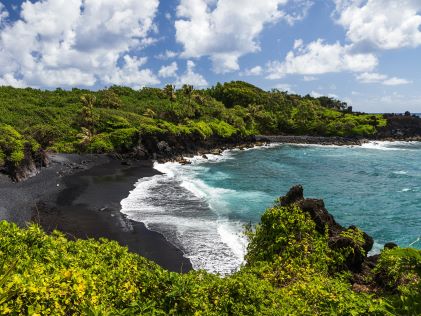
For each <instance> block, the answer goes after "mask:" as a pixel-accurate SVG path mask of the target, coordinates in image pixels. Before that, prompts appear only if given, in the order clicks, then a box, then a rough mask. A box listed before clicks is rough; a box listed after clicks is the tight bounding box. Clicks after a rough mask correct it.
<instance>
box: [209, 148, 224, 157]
mask: <svg viewBox="0 0 421 316" xmlns="http://www.w3.org/2000/svg"><path fill="white" fill-rule="evenodd" d="M222 152H223V150H222V149H221V148H215V149H212V150H211V151H210V153H211V154H212V155H221V154H222Z"/></svg>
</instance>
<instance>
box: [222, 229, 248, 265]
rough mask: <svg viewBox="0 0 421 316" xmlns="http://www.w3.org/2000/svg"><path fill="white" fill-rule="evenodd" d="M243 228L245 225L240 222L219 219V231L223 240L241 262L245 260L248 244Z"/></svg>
mask: <svg viewBox="0 0 421 316" xmlns="http://www.w3.org/2000/svg"><path fill="white" fill-rule="evenodd" d="M243 230H244V225H243V223H240V222H235V223H233V222H223V221H219V223H218V233H219V235H220V236H221V239H222V241H223V242H224V243H225V244H227V245H228V246H229V247H230V248H231V249H232V251H233V252H234V254H235V255H236V257H237V259H238V262H240V263H243V261H244V256H245V255H246V249H247V244H248V243H247V239H246V237H245V236H244V235H243Z"/></svg>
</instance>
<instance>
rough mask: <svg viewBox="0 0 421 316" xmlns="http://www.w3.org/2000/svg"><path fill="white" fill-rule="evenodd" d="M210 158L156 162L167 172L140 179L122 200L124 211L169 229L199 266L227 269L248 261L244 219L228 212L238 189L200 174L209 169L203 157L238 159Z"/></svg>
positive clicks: (149, 224) (154, 226)
mask: <svg viewBox="0 0 421 316" xmlns="http://www.w3.org/2000/svg"><path fill="white" fill-rule="evenodd" d="M207 158H208V159H205V158H202V157H199V156H196V157H193V158H188V159H189V160H190V161H191V163H192V164H191V165H188V166H182V165H180V164H178V163H173V162H167V163H163V164H158V163H155V164H154V168H155V169H156V170H158V171H159V172H161V173H162V174H160V175H155V176H153V177H150V178H142V179H140V180H139V181H138V182H137V183H136V185H135V189H134V190H132V191H131V192H130V194H129V196H128V197H127V198H126V199H124V200H122V201H121V207H122V209H121V212H122V213H124V214H126V215H127V216H128V217H129V218H130V219H132V220H135V221H140V222H143V223H145V225H146V226H147V227H148V228H149V229H151V230H154V231H157V232H159V233H161V234H163V235H164V236H165V237H166V238H167V240H169V241H170V242H171V243H173V244H175V245H176V246H177V247H179V248H180V249H181V250H182V251H183V252H184V254H185V256H186V257H188V258H189V259H190V261H191V263H192V265H193V268H194V269H205V270H207V271H208V272H212V273H220V274H222V275H225V274H228V273H232V272H233V271H235V270H236V269H238V268H239V266H240V265H241V264H242V262H243V258H244V255H245V249H246V247H247V240H246V238H245V237H244V236H243V234H242V231H243V224H244V223H242V222H239V221H235V220H230V219H229V218H228V217H227V216H226V213H228V203H226V202H225V200H224V197H227V196H233V195H236V194H237V192H236V191H235V190H231V189H224V188H217V187H212V186H210V185H208V184H206V183H205V182H204V181H203V180H200V179H198V178H197V177H196V176H197V175H198V174H200V173H202V174H203V173H204V172H206V171H207V168H206V167H204V166H202V165H201V164H202V163H204V162H207V163H212V162H218V161H221V160H227V159H232V157H231V154H230V152H224V154H223V155H221V156H219V155H218V156H217V155H207ZM218 176H221V175H218Z"/></svg>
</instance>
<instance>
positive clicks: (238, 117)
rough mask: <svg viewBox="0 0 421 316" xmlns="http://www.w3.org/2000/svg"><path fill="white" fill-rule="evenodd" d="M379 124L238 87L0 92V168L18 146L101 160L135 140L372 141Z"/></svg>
mask: <svg viewBox="0 0 421 316" xmlns="http://www.w3.org/2000/svg"><path fill="white" fill-rule="evenodd" d="M385 124H386V120H385V119H384V118H383V117H382V116H381V115H368V114H359V113H352V111H351V108H349V107H347V106H346V104H345V103H343V102H340V101H338V100H334V99H331V98H328V97H321V98H312V97H310V96H304V97H301V96H298V95H294V94H288V93H286V92H281V91H278V90H272V91H269V92H268V91H263V90H261V89H259V88H257V87H255V86H253V85H251V84H248V83H245V82H241V81H234V82H230V83H225V84H217V85H216V86H215V87H212V88H210V89H207V90H194V89H193V87H192V86H187V85H186V86H183V87H182V88H181V89H179V90H176V89H175V87H174V86H171V85H168V86H166V87H164V88H163V89H159V88H143V89H141V90H133V89H131V88H127V87H119V86H113V87H110V88H108V89H105V90H100V91H88V90H80V89H73V90H71V91H64V90H62V89H57V90H54V91H41V90H36V89H31V88H26V89H15V88H11V87H0V126H1V129H2V130H8V132H7V134H8V135H9V136H4V135H3V134H4V133H2V135H0V137H3V138H4V137H8V140H7V141H4V140H3V141H2V140H1V139H0V143H1V144H3V145H1V147H0V148H1V152H0V162H3V163H4V161H5V160H7V161H9V160H10V161H11V162H13V163H18V162H19V160H20V159H22V156H23V148H24V146H23V142H24V141H23V139H25V142H30V143H31V144H32V145H36V144H38V145H39V146H41V147H42V148H43V149H49V150H53V151H57V152H98V153H103V152H113V151H118V152H121V151H123V152H124V151H129V150H130V149H131V146H133V145H136V142H137V140H138V139H139V137H138V136H139V135H140V136H159V137H161V138H162V137H164V138H165V137H170V136H178V137H190V138H191V139H202V140H204V139H208V138H212V137H216V138H229V137H233V136H239V137H241V136H247V135H254V134H308V135H326V136H333V135H335V136H370V135H373V134H374V133H375V132H376V129H377V128H378V127H380V126H384V125H385ZM12 127H13V131H11V130H10V129H11V128H12ZM11 133H12V134H13V135H14V136H13V135H12V134H11ZM11 135H12V136H11ZM19 135H21V136H19ZM135 135H136V136H135ZM22 137H23V138H22ZM132 137H134V138H133V139H132ZM12 138H13V141H11V139H12ZM5 143H7V144H8V145H7V146H14V147H13V148H6V147H7V146H6V145H4V144H5ZM35 147H36V146H35ZM35 147H34V148H35ZM12 156H13V157H12Z"/></svg>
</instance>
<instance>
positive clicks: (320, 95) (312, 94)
mask: <svg viewBox="0 0 421 316" xmlns="http://www.w3.org/2000/svg"><path fill="white" fill-rule="evenodd" d="M310 95H311V96H312V97H313V98H320V97H322V96H323V94H321V93H320V92H317V91H311V92H310Z"/></svg>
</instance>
